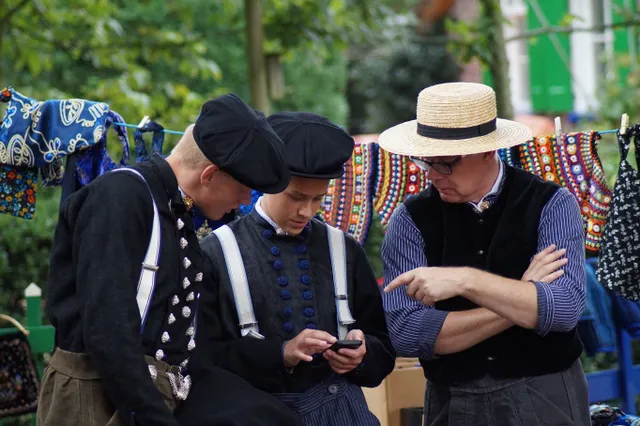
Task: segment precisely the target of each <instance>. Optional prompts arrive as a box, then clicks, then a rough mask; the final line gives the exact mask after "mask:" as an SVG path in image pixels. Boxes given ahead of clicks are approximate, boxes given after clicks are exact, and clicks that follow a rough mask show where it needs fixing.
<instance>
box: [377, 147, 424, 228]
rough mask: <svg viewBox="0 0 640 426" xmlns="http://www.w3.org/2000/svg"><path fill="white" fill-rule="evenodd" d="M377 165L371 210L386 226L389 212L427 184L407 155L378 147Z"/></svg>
mask: <svg viewBox="0 0 640 426" xmlns="http://www.w3.org/2000/svg"><path fill="white" fill-rule="evenodd" d="M378 149H379V152H378V167H377V171H378V174H377V179H376V185H375V191H376V192H375V195H374V201H373V210H374V211H375V212H376V213H377V214H378V216H379V217H380V221H381V223H382V226H383V227H385V228H386V226H387V224H388V223H389V219H390V218H391V214H392V213H393V211H394V210H395V209H396V207H398V205H399V204H400V203H402V202H403V201H404V200H405V199H406V198H407V197H408V196H410V195H415V194H419V193H420V192H422V191H424V190H425V189H426V188H427V187H428V186H429V181H428V180H427V177H426V173H424V172H423V171H422V170H420V168H419V167H418V166H416V165H415V164H414V163H413V161H411V160H409V157H406V156H404V155H398V154H392V153H390V152H387V151H385V150H383V149H382V148H378Z"/></svg>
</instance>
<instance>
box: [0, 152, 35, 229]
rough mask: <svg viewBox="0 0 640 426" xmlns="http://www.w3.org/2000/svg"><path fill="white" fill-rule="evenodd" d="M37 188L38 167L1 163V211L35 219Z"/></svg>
mask: <svg viewBox="0 0 640 426" xmlns="http://www.w3.org/2000/svg"><path fill="white" fill-rule="evenodd" d="M37 188H38V169H36V168H33V167H20V166H9V165H5V164H0V213H5V214H9V215H12V216H16V217H20V218H23V219H33V218H34V217H35V215H36V191H37Z"/></svg>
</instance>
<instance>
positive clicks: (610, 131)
mask: <svg viewBox="0 0 640 426" xmlns="http://www.w3.org/2000/svg"><path fill="white" fill-rule="evenodd" d="M113 125H114V126H124V127H131V128H133V129H137V128H138V125H136V124H128V123H113ZM618 130H619V129H611V130H600V131H597V133H599V134H601V135H606V134H609V133H616V132H617V131H618ZM161 131H162V132H163V133H169V134H172V135H184V132H178V131H176V130H167V129H162V130H161Z"/></svg>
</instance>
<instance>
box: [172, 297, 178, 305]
mask: <svg viewBox="0 0 640 426" xmlns="http://www.w3.org/2000/svg"><path fill="white" fill-rule="evenodd" d="M178 303H180V298H179V297H178V296H173V300H171V304H172V305H173V306H176V305H177V304H178Z"/></svg>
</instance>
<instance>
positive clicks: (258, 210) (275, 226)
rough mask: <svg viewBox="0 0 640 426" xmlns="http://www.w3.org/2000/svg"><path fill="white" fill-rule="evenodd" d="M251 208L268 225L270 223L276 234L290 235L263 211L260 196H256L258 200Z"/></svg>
mask: <svg viewBox="0 0 640 426" xmlns="http://www.w3.org/2000/svg"><path fill="white" fill-rule="evenodd" d="M253 208H254V210H255V212H256V213H258V214H259V215H260V217H261V218H263V219H264V220H265V221H266V222H267V223H268V224H269V225H271V227H272V228H273V230H274V231H276V235H291V234H289V233H288V232H287V231H285V230H284V229H282V228H280V227H279V226H278V224H277V223H276V222H275V221H274V220H273V219H271V218H270V217H269V215H268V214H267V212H265V211H264V209H263V208H262V197H260V198H258V201H256V204H255V206H254V207H253Z"/></svg>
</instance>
